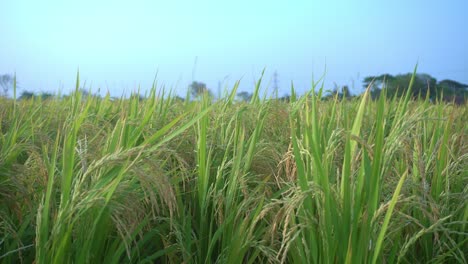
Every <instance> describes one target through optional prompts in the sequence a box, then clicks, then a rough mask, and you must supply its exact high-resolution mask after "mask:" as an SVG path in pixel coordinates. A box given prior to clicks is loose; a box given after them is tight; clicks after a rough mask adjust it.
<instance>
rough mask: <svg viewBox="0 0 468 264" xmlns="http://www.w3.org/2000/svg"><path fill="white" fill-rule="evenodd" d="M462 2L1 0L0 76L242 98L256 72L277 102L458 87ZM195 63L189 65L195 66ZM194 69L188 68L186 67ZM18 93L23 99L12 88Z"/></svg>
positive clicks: (51, 84)
mask: <svg viewBox="0 0 468 264" xmlns="http://www.w3.org/2000/svg"><path fill="white" fill-rule="evenodd" d="M467 12H468V1H467V0H448V1H436V0H425V1H423V0H412V1H409V0H393V1H378V0H367V1H366V0H360V1H336V0H327V1H325V0H321V1H318V0H310V1H271V0H270V1H263V0H261V1H247V0H239V1H177V0H175V1H169V0H167V1H156V0H155V1H149V0H148V1H143V0H132V1H115V0H114V1H108V0H102V1H96V0H92V1H91V0H81V1H62V0H55V1H53V0H44V1H34V0H2V2H1V5H0V74H4V73H13V72H16V74H17V78H18V81H19V83H20V86H21V88H22V89H26V90H30V91H35V92H40V91H57V90H58V89H59V88H60V87H61V88H62V89H63V90H65V91H69V90H70V89H71V87H73V86H74V80H75V75H76V71H77V69H78V68H79V69H80V74H81V77H82V80H83V81H86V82H87V85H86V87H87V88H89V85H90V84H92V88H93V89H97V88H101V90H107V89H109V90H110V91H111V93H112V94H113V95H120V94H121V93H122V92H123V90H124V89H126V90H127V91H129V90H133V89H135V88H136V87H137V86H138V85H141V88H142V89H145V88H149V87H150V86H151V83H152V81H153V78H154V76H155V73H156V72H158V78H157V79H158V81H159V85H165V86H166V87H168V88H174V89H176V90H177V91H178V92H179V93H180V94H183V93H184V92H185V91H186V87H187V85H188V84H189V83H190V82H191V81H192V80H193V79H195V80H198V81H203V82H205V83H207V84H208V87H209V88H211V89H212V90H214V91H215V92H216V91H217V85H218V81H223V80H224V81H225V83H226V84H228V85H231V86H232V84H233V83H234V81H235V80H237V79H241V78H242V81H241V83H242V86H241V88H242V90H247V91H248V90H249V89H251V88H252V83H253V80H254V79H256V78H258V77H259V76H260V72H261V70H262V69H263V68H265V67H266V79H265V83H266V85H267V84H268V83H271V79H272V76H273V72H274V71H277V72H278V80H279V87H280V95H281V94H284V93H286V92H287V91H288V90H289V84H290V82H291V80H292V81H294V83H295V86H296V88H297V89H298V90H300V91H304V90H306V89H308V88H309V87H310V84H311V80H312V75H314V76H315V78H318V77H319V76H320V75H322V74H323V72H324V68H325V66H326V68H327V74H326V77H325V78H326V79H325V80H326V82H325V84H326V85H327V86H328V87H332V86H333V83H334V82H336V83H337V84H338V85H346V84H347V85H350V86H351V87H353V82H354V92H359V91H360V90H361V81H362V79H363V78H364V77H365V76H369V75H377V74H382V73H390V74H398V73H406V72H411V71H412V70H413V67H414V66H415V64H416V62H418V61H419V72H425V73H429V74H431V75H432V76H434V77H436V78H437V79H438V80H442V79H446V78H449V79H453V80H457V81H460V82H463V83H468V48H467V47H468V21H467V19H466V17H467ZM196 58H197V59H196ZM195 61H197V63H196V64H195ZM20 92H21V90H20Z"/></svg>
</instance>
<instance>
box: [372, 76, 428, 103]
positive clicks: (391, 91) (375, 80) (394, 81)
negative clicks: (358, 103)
mask: <svg viewBox="0 0 468 264" xmlns="http://www.w3.org/2000/svg"><path fill="white" fill-rule="evenodd" d="M412 77H413V74H412V73H407V74H399V75H395V76H393V75H391V74H387V73H386V74H382V75H380V76H368V77H366V78H364V81H363V84H364V88H367V87H369V86H370V90H371V96H372V98H376V97H378V96H379V95H380V92H381V90H382V89H386V90H387V95H388V96H389V97H393V96H398V97H401V96H403V95H405V94H406V92H407V90H408V86H409V83H410V81H411V78H412ZM428 92H429V94H430V96H431V97H435V96H436V95H437V80H436V79H435V78H433V77H432V76H431V75H429V74H424V73H420V74H416V76H415V78H414V82H413V87H412V90H411V96H412V97H413V98H417V97H418V96H420V95H421V96H425V95H426V94H427V93H428Z"/></svg>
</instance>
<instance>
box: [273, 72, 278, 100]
mask: <svg viewBox="0 0 468 264" xmlns="http://www.w3.org/2000/svg"><path fill="white" fill-rule="evenodd" d="M273 92H274V96H275V98H276V99H278V72H277V71H275V73H273Z"/></svg>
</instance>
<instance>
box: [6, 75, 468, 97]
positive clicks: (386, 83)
mask: <svg viewBox="0 0 468 264" xmlns="http://www.w3.org/2000/svg"><path fill="white" fill-rule="evenodd" d="M412 76H413V74H412V73H407V74H399V75H391V74H388V73H386V74H382V75H379V76H367V77H365V78H364V80H363V86H364V88H365V89H366V88H367V87H370V92H371V97H372V98H374V99H375V98H378V97H379V95H380V94H381V92H382V91H383V90H385V91H386V94H387V96H388V97H390V98H392V97H395V96H396V97H401V96H403V95H405V94H406V92H407V89H408V87H409V83H410V81H411V78H412ZM13 83H14V77H13V76H12V75H9V74H4V75H0V88H1V90H0V93H1V94H0V96H7V95H8V91H9V90H10V89H12V88H13V85H14V84H13ZM81 90H82V91H83V93H84V94H88V92H87V91H85V90H83V89H81ZM189 95H190V96H191V98H192V99H196V98H198V97H200V96H202V95H207V96H210V97H213V93H212V92H211V90H210V89H209V88H208V87H207V86H206V84H205V83H203V82H199V81H193V82H192V83H191V84H190V85H189V86H188V94H187V98H185V99H190V98H189ZM411 96H412V98H413V99H417V98H423V99H424V98H426V97H428V98H429V99H430V100H431V101H436V100H444V101H450V102H451V101H453V102H455V103H457V104H463V103H466V101H467V100H468V85H467V84H463V83H460V82H457V81H454V80H450V79H445V80H442V81H437V79H436V78H434V77H432V76H431V75H429V74H425V73H419V74H416V75H415V78H414V81H413V86H412V89H411ZM33 97H41V98H42V99H48V98H50V97H52V94H50V93H47V92H43V93H40V94H35V93H33V92H30V91H26V90H25V91H23V92H22V93H21V95H20V96H19V97H18V99H29V98H33ZM335 97H338V98H340V99H343V98H345V99H346V98H352V97H353V96H352V94H351V93H350V90H349V87H348V86H346V85H345V86H343V87H340V88H339V87H338V86H337V85H335V88H334V89H333V90H331V91H330V90H329V91H328V92H327V93H326V94H325V95H324V97H323V98H324V99H330V98H335ZM251 98H252V93H250V92H247V91H241V92H239V93H237V99H238V100H240V101H250V100H251ZM140 99H141V100H142V99H143V97H142V96H140ZM177 99H178V100H184V98H181V97H179V96H177ZM276 99H278V100H283V101H289V99H290V96H289V95H284V96H283V97H280V98H276Z"/></svg>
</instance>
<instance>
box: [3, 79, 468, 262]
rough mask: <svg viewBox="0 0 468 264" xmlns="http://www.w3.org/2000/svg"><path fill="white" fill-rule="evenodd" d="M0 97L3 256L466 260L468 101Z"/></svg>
mask: <svg viewBox="0 0 468 264" xmlns="http://www.w3.org/2000/svg"><path fill="white" fill-rule="evenodd" d="M238 86H239V83H238V82H237V83H236V84H235V86H234V87H233V89H232V90H231V91H229V92H227V93H226V95H225V97H224V98H222V99H220V100H218V101H213V100H212V98H210V97H209V95H208V94H206V95H202V96H200V97H199V98H196V99H195V100H193V101H187V100H186V101H185V102H179V101H177V100H176V99H175V97H173V96H171V95H170V93H169V95H168V94H167V93H166V92H165V91H164V90H159V91H158V90H157V87H155V86H153V88H152V89H151V91H150V92H149V93H148V94H147V98H145V99H144V100H140V98H139V97H138V96H130V97H129V98H124V97H122V98H120V99H118V100H112V99H111V98H110V96H109V95H107V96H105V97H103V98H98V97H94V96H91V95H89V94H88V95H85V94H83V93H81V92H80V90H79V89H78V87H80V80H79V76H78V77H77V84H76V87H77V89H76V91H75V92H74V93H73V94H72V95H70V96H68V97H64V98H60V97H59V96H56V97H54V98H53V99H50V100H42V99H40V98H32V99H30V100H16V99H6V98H0V101H1V104H0V120H1V123H0V131H1V133H0V199H1V203H0V234H1V236H0V262H2V263H32V262H35V263H96V262H102V263H154V262H157V263H395V262H399V263H410V262H417V263H466V262H467V253H466V248H467V245H468V232H467V231H466V230H467V229H466V226H467V223H468V205H467V202H466V201H468V188H467V186H468V184H467V183H468V176H467V175H468V170H467V168H468V162H467V161H468V154H467V153H468V144H467V140H466V139H467V136H466V135H468V129H467V127H466V123H467V121H468V118H467V117H468V115H467V107H466V105H464V106H455V105H452V104H446V103H443V102H435V103H431V102H429V101H428V99H426V100H424V99H419V100H416V101H413V100H411V99H410V91H411V83H410V84H408V86H409V87H408V89H407V94H406V96H405V97H404V98H396V97H395V98H387V97H386V95H385V92H383V93H382V94H381V97H380V98H379V99H378V100H376V101H372V100H371V99H370V98H369V91H366V92H365V93H364V94H363V95H361V96H360V97H357V98H354V99H351V100H343V99H339V98H338V97H336V98H334V99H333V100H327V101H324V100H322V99H321V93H322V91H323V83H322V82H317V83H313V85H312V88H311V89H310V91H309V92H308V93H306V94H305V95H303V96H301V97H298V96H297V95H296V93H295V90H294V86H293V85H292V86H291V94H292V96H291V101H290V102H284V101H278V100H273V99H268V98H263V99H262V98H261V97H260V94H261V89H262V86H261V79H260V80H259V81H258V82H257V84H256V86H255V90H254V96H253V97H252V99H251V101H250V102H239V101H236V98H235V95H236V93H237V88H238Z"/></svg>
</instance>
